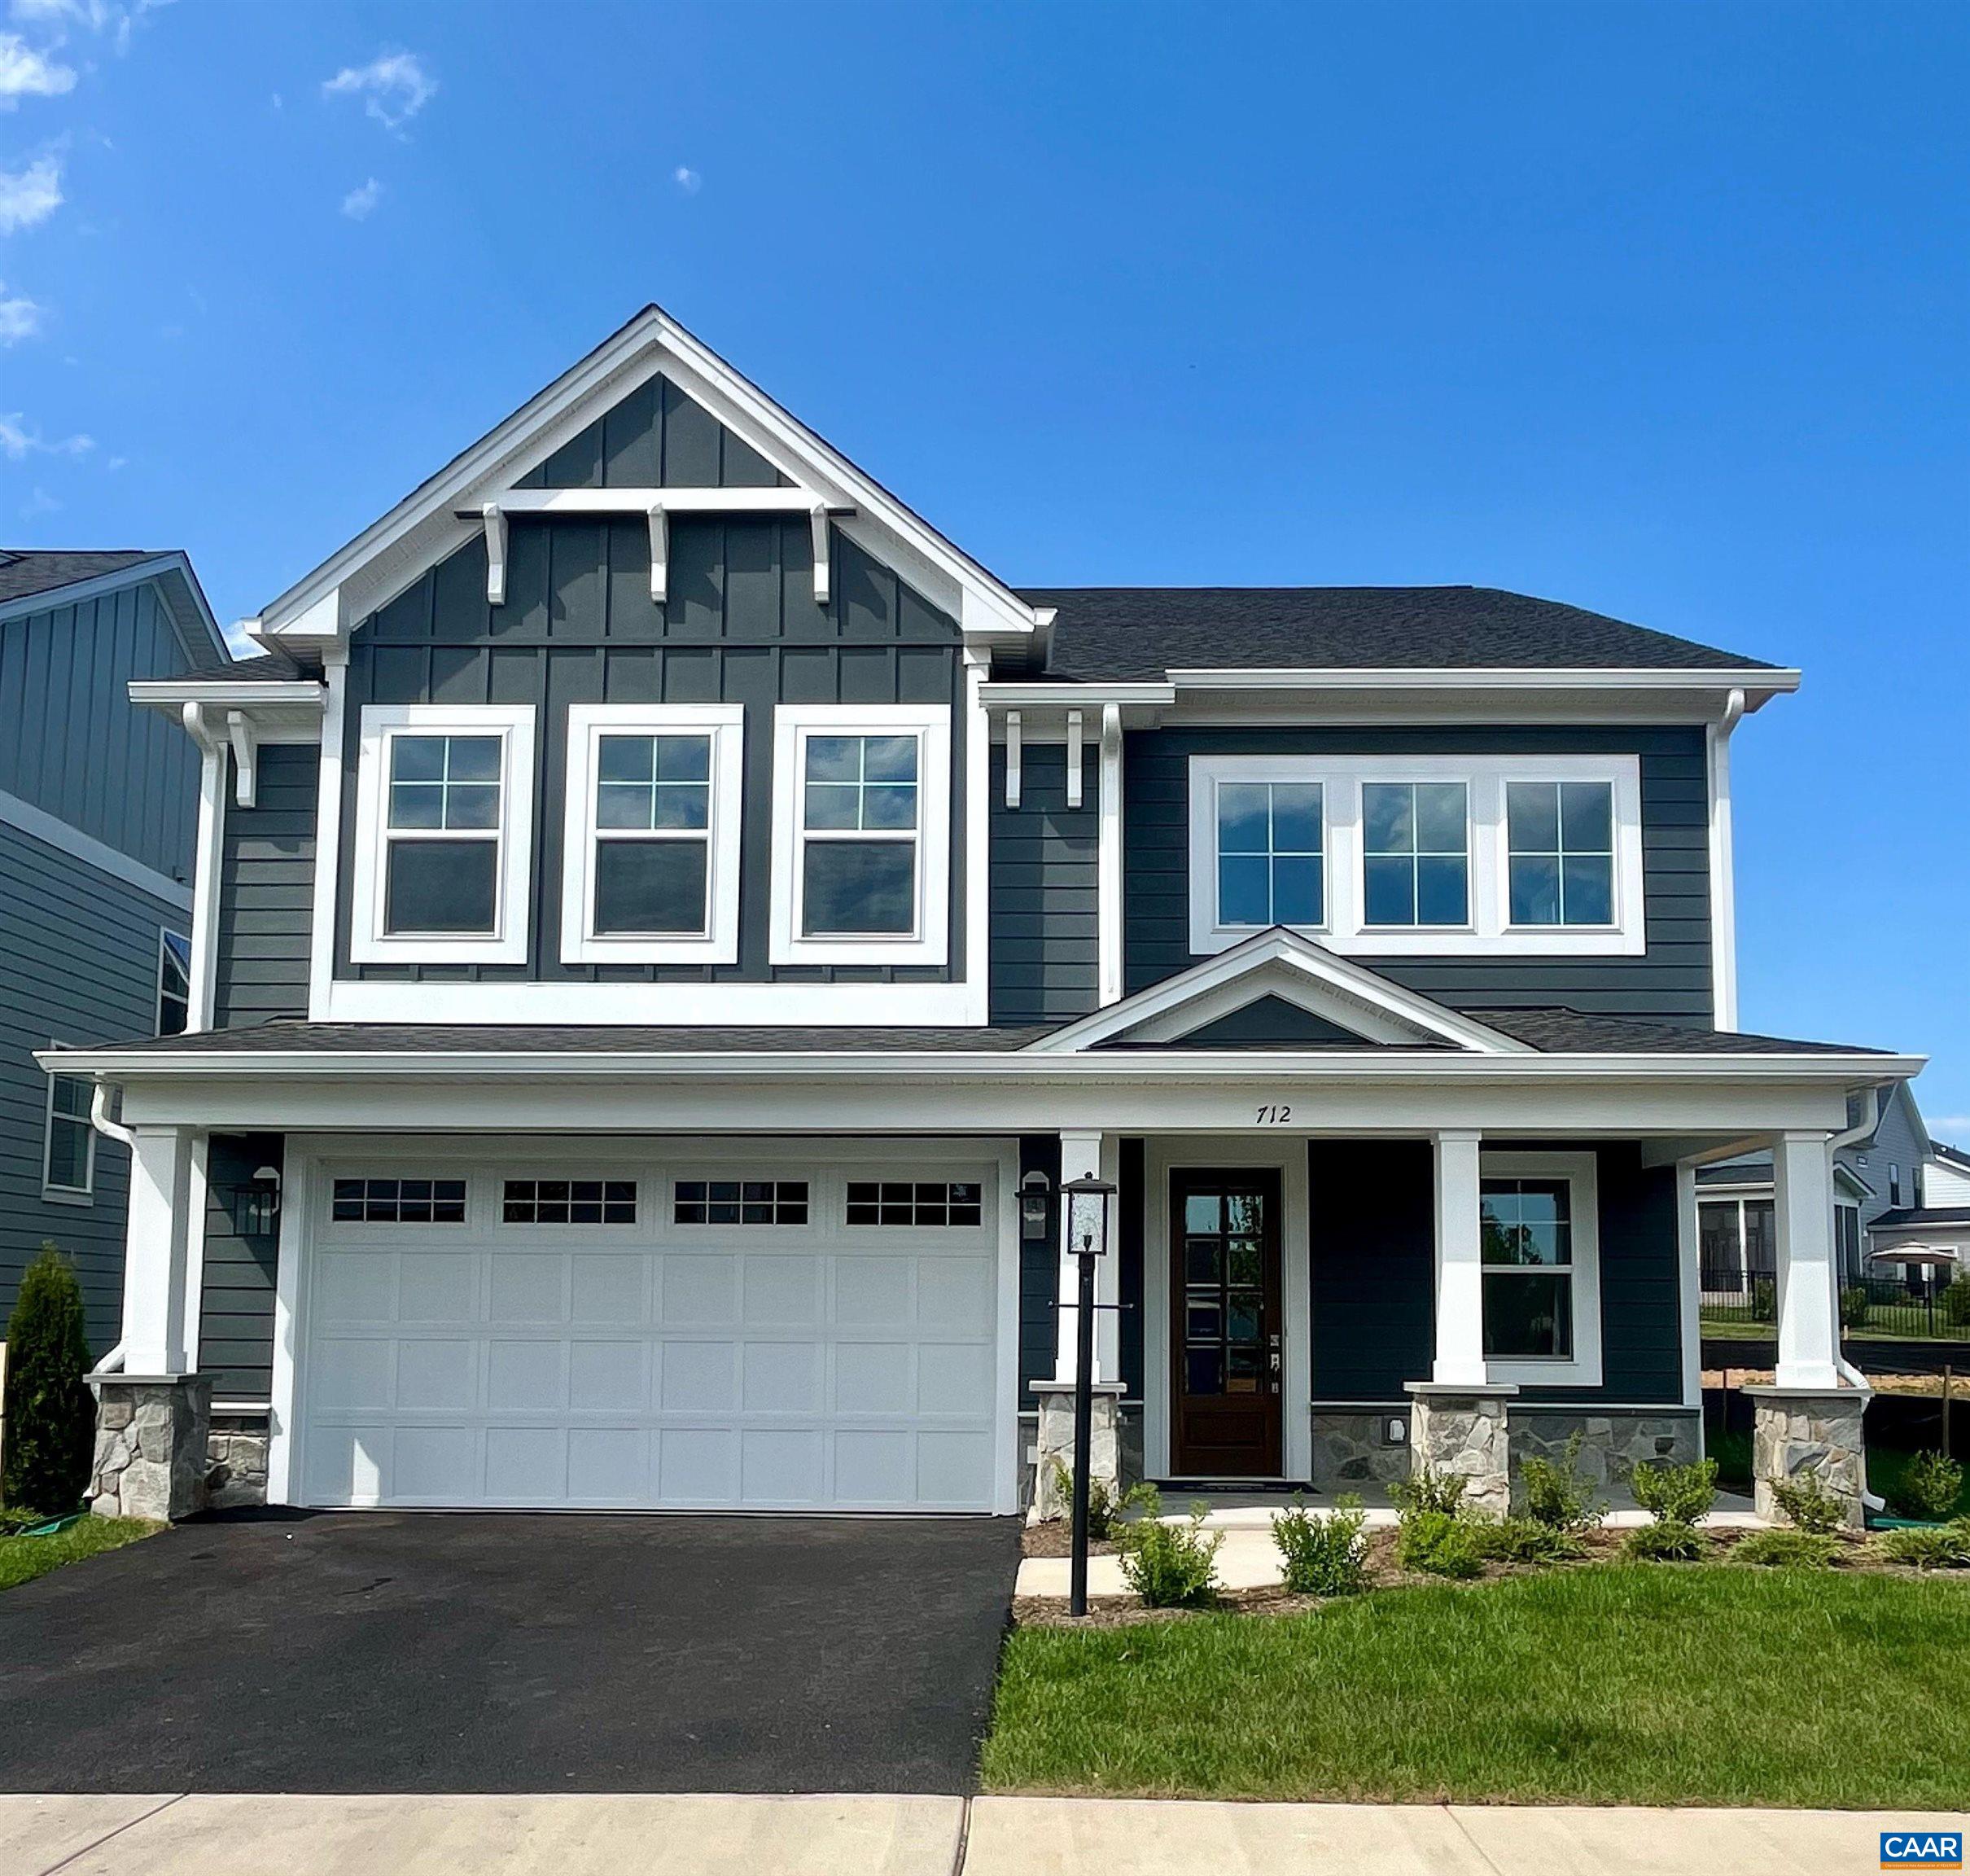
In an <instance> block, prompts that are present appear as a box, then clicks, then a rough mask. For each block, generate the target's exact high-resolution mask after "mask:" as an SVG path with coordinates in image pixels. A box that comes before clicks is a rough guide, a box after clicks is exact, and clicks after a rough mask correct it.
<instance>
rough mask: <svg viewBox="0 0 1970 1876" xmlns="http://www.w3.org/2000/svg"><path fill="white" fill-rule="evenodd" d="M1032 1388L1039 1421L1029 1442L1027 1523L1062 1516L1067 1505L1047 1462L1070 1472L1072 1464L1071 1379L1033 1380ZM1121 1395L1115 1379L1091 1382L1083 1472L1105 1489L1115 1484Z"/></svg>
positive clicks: (1119, 1462) (1119, 1459)
mask: <svg viewBox="0 0 1970 1876" xmlns="http://www.w3.org/2000/svg"><path fill="white" fill-rule="evenodd" d="M1032 1389H1033V1392H1034V1394H1035V1396H1038V1398H1039V1401H1040V1424H1039V1430H1038V1434H1037V1436H1036V1437H1035V1440H1034V1442H1033V1493H1032V1502H1031V1506H1030V1507H1029V1509H1028V1510H1027V1521H1028V1522H1029V1523H1035V1524H1042V1523H1046V1522H1047V1521H1048V1519H1053V1518H1065V1517H1066V1515H1067V1514H1068V1511H1069V1510H1070V1506H1069V1504H1068V1502H1067V1500H1066V1498H1065V1497H1063V1496H1062V1494H1061V1493H1060V1492H1058V1491H1057V1490H1056V1489H1055V1488H1054V1483H1053V1467H1054V1464H1055V1462H1056V1461H1057V1462H1059V1463H1060V1464H1061V1465H1062V1466H1066V1467H1067V1468H1068V1470H1069V1471H1072V1470H1073V1466H1074V1383H1072V1382H1071V1381H1035V1382H1034V1383H1032ZM1121 1400H1122V1384H1121V1383H1119V1382H1118V1381H1109V1382H1097V1383H1095V1386H1094V1389H1093V1393H1092V1415H1093V1418H1092V1426H1091V1427H1090V1432H1091V1435H1092V1438H1091V1440H1090V1444H1089V1447H1088V1471H1089V1472H1090V1474H1091V1475H1092V1476H1093V1477H1094V1478H1096V1479H1100V1480H1101V1482H1102V1483H1103V1484H1106V1485H1108V1486H1110V1487H1111V1488H1112V1487H1114V1486H1118V1485H1119V1484H1120V1483H1121V1476H1122V1441H1121V1437H1120V1427H1119V1419H1120V1414H1119V1409H1120V1405H1121Z"/></svg>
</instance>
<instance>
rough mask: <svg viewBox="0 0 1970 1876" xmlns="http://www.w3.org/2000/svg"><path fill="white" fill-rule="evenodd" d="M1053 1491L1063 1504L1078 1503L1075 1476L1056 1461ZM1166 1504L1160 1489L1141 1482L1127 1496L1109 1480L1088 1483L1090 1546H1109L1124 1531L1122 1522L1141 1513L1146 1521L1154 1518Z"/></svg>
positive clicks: (1132, 1487)
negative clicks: (1108, 1543) (1075, 1499)
mask: <svg viewBox="0 0 1970 1876" xmlns="http://www.w3.org/2000/svg"><path fill="white" fill-rule="evenodd" d="M1053 1489H1054V1491H1055V1492H1056V1493H1057V1495H1058V1496H1059V1498H1060V1501H1061V1503H1062V1504H1063V1505H1066V1506H1072V1505H1073V1503H1074V1474H1073V1473H1072V1472H1071V1471H1069V1469H1068V1468H1067V1467H1066V1466H1063V1465H1062V1463H1061V1462H1060V1461H1059V1460H1057V1459H1056V1460H1055V1461H1054V1462H1053ZM1161 1509H1162V1498H1161V1497H1160V1496H1159V1495H1158V1492H1157V1490H1156V1488H1155V1487H1154V1485H1150V1484H1145V1483H1142V1482H1140V1481H1139V1482H1138V1483H1137V1484H1133V1485H1132V1486H1130V1487H1129V1488H1128V1489H1127V1491H1126V1492H1118V1491H1117V1490H1116V1489H1115V1488H1114V1486H1112V1485H1110V1484H1109V1483H1108V1481H1107V1480H1106V1479H1089V1480H1088V1541H1089V1542H1090V1543H1094V1544H1105V1543H1107V1542H1109V1541H1110V1539H1112V1538H1113V1537H1114V1536H1115V1534H1116V1532H1119V1530H1120V1529H1121V1528H1122V1521H1123V1519H1124V1518H1125V1517H1127V1514H1129V1513H1130V1512H1132V1511H1140V1513H1141V1514H1143V1515H1144V1516H1145V1518H1154V1516H1155V1515H1156V1514H1157V1512H1158V1510H1161Z"/></svg>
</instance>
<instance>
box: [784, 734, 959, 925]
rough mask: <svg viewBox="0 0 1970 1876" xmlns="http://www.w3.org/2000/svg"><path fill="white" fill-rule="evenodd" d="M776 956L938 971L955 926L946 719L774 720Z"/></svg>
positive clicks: (948, 748) (948, 751) (948, 738)
mask: <svg viewBox="0 0 1970 1876" xmlns="http://www.w3.org/2000/svg"><path fill="white" fill-rule="evenodd" d="M776 724H777V727H776V741H775V748H774V757H773V764H774V776H773V786H774V804H773V817H774V848H773V959H774V961H775V962H780V963H808V962H832V963H896V964H941V963H942V962H944V959H945V955H946V949H947V933H948V928H949V923H950V903H949V901H950V862H951V854H950V848H951V826H950V712H949V711H948V709H947V708H917V707H915V706H907V705H897V706H883V707H870V708H847V707H845V706H844V707H842V708H833V707H829V708H822V707H819V706H816V707H811V708H810V707H793V706H787V707H782V708H781V709H780V710H779V711H778V712H777V713H776Z"/></svg>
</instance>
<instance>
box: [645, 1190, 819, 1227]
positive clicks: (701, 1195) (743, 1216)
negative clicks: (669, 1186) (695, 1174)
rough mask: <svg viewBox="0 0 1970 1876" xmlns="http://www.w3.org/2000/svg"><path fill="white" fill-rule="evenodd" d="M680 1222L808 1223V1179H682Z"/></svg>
mask: <svg viewBox="0 0 1970 1876" xmlns="http://www.w3.org/2000/svg"><path fill="white" fill-rule="evenodd" d="M676 1221H677V1223H679V1224H680V1225H804V1224H806V1223H807V1221H808V1182H807V1181H806V1180H804V1179H680V1180H679V1181H677V1201H676Z"/></svg>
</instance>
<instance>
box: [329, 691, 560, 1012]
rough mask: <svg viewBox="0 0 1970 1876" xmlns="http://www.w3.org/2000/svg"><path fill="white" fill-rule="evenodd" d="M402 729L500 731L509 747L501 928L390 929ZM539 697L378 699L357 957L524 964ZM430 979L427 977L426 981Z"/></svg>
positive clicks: (358, 854)
mask: <svg viewBox="0 0 1970 1876" xmlns="http://www.w3.org/2000/svg"><path fill="white" fill-rule="evenodd" d="M399 735H435V736H492V737H495V738H497V739H498V742H499V746H500V791H499V814H500V824H499V826H498V828H497V831H495V833H494V840H495V843H496V845H497V871H496V874H495V878H494V886H493V895H492V904H493V927H492V931H489V932H487V933H484V934H483V935H475V934H473V933H471V932H444V933H430V934H424V933H418V934H413V935H407V936H396V935H393V934H392V933H391V932H389V931H385V930H384V928H383V916H384V910H385V901H386V895H385V892H384V870H385V867H386V866H387V863H388V858H389V850H390V843H391V839H392V838H401V836H392V835H391V834H390V833H389V831H388V830H387V827H386V825H385V823H386V821H387V816H388V812H389V802H390V789H389V783H388V765H389V747H390V743H391V742H392V740H393V739H395V738H396V737H397V736H399ZM533 797H534V765H533V706H532V704H531V703H497V704H485V703H479V704H469V705H467V704H450V703H370V704H367V705H366V706H365V707H364V708H363V712H362V729H361V744H360V747H359V748H358V750H357V758H356V839H355V845H354V856H353V857H354V865H355V873H354V876H353V878H352V880H351V882H350V888H351V889H350V893H349V958H350V961H351V962H353V963H357V964H524V963H525V962H527V955H528V936H529V934H528V908H529V907H530V905H532V887H533V877H532V874H533ZM418 988H422V986H418Z"/></svg>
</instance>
